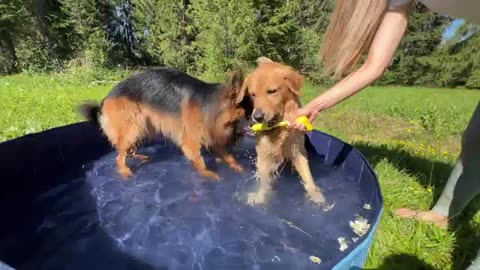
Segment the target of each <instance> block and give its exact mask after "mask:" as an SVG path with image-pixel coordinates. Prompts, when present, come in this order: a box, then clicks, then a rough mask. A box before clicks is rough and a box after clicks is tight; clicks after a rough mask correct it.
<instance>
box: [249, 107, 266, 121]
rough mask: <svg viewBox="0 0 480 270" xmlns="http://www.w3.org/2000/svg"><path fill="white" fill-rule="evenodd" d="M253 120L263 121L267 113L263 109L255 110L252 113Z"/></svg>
mask: <svg viewBox="0 0 480 270" xmlns="http://www.w3.org/2000/svg"><path fill="white" fill-rule="evenodd" d="M252 118H253V120H255V122H257V123H261V122H263V119H264V118H265V114H264V113H263V112H262V111H259V110H255V111H254V112H253V115H252Z"/></svg>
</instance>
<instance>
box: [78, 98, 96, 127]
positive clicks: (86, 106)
mask: <svg viewBox="0 0 480 270" xmlns="http://www.w3.org/2000/svg"><path fill="white" fill-rule="evenodd" d="M78 112H79V114H80V115H81V116H82V117H83V118H85V119H86V120H87V121H88V122H90V123H92V124H94V125H96V126H98V127H100V121H99V119H100V115H101V114H102V112H101V108H100V104H99V103H98V102H96V101H88V102H84V103H83V104H81V105H80V106H79V107H78Z"/></svg>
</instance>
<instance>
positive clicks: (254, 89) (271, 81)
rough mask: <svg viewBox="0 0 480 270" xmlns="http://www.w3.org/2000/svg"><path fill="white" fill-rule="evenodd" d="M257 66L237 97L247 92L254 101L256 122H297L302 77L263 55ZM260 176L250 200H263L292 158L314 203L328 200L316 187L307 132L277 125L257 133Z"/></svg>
mask: <svg viewBox="0 0 480 270" xmlns="http://www.w3.org/2000/svg"><path fill="white" fill-rule="evenodd" d="M257 64H258V66H257V68H256V69H255V70H254V71H253V72H251V73H250V74H249V75H248V76H247V78H246V79H245V81H244V82H243V86H242V89H241V91H240V95H239V96H238V97H237V98H238V100H242V99H243V96H244V95H248V96H250V98H251V100H252V102H253V107H254V109H253V114H252V119H253V121H255V122H257V123H267V124H268V125H274V124H276V123H278V122H280V121H284V120H287V121H290V122H292V123H293V122H294V121H295V119H296V115H295V113H296V110H297V109H298V108H299V107H300V100H299V95H300V89H301V88H302V86H303V77H302V75H300V74H299V73H298V72H296V71H295V70H294V69H292V68H291V67H289V66H286V65H282V64H280V63H276V62H273V61H272V60H270V59H268V58H265V57H260V58H259V59H258V60H257ZM256 151H257V177H258V179H259V188H258V190H257V191H256V192H254V193H251V194H249V196H248V202H249V203H250V204H261V203H264V202H265V200H266V198H267V193H269V192H270V190H271V186H272V182H273V181H274V179H275V176H276V174H277V171H278V169H279V168H280V166H281V165H282V164H283V163H284V162H285V161H291V162H292V163H293V165H294V167H295V169H296V170H297V172H298V174H299V175H300V177H301V179H302V182H303V185H304V188H305V190H306V192H307V194H308V196H309V198H310V199H311V200H312V201H313V202H315V203H323V202H324V201H325V199H324V196H323V194H322V192H321V191H320V190H319V189H318V188H317V187H316V185H315V183H314V181H313V177H312V174H311V171H310V167H309V164H308V159H307V151H306V149H305V134H304V133H303V132H299V131H296V130H292V129H288V128H274V129H272V130H269V131H262V132H261V133H259V134H258V135H257V144H256Z"/></svg>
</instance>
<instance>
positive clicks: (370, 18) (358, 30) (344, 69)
mask: <svg viewBox="0 0 480 270" xmlns="http://www.w3.org/2000/svg"><path fill="white" fill-rule="evenodd" d="M386 7H387V0H336V1H335V9H334V10H333V15H332V19H331V21H330V24H329V25H328V28H327V32H326V34H325V38H324V41H323V45H322V49H321V50H320V59H321V61H322V64H323V68H324V72H325V73H326V74H327V75H336V76H339V77H342V76H343V75H345V74H346V73H348V72H350V71H351V70H352V69H353V67H354V66H355V65H356V64H357V62H358V61H359V59H360V57H361V56H362V54H363V53H364V52H365V51H366V50H368V48H369V47H370V45H371V43H372V40H373V37H374V36H375V33H376V31H377V29H378V26H379V24H380V22H381V20H382V18H383V14H384V13H385V10H386Z"/></svg>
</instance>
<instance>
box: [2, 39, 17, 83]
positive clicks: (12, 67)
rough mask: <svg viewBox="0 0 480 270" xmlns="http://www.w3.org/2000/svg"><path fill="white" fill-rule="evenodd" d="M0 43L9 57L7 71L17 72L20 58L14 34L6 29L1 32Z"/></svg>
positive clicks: (9, 72)
mask: <svg viewBox="0 0 480 270" xmlns="http://www.w3.org/2000/svg"><path fill="white" fill-rule="evenodd" d="M0 45H1V46H0V48H1V50H2V51H3V52H4V53H5V55H6V58H7V59H6V60H7V61H6V65H5V72H6V73H7V74H12V73H15V72H17V68H18V59H17V53H16V51H15V44H14V43H13V40H12V35H11V34H10V33H9V32H8V31H6V30H3V31H1V32H0Z"/></svg>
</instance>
